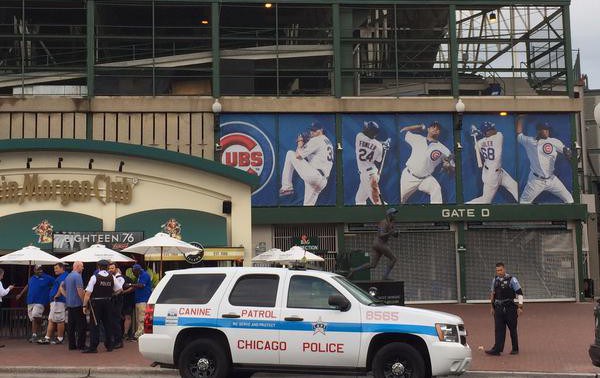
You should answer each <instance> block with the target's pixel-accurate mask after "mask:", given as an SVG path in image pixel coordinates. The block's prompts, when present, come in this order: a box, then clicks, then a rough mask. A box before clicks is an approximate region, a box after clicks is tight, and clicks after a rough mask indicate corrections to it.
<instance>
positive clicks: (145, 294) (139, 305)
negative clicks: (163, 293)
mask: <svg viewBox="0 0 600 378" xmlns="http://www.w3.org/2000/svg"><path fill="white" fill-rule="evenodd" d="M131 270H132V271H133V275H134V276H136V277H137V282H136V283H135V284H133V285H132V286H133V287H135V322H136V325H137V327H136V331H135V337H136V338H138V337H140V336H142V335H143V334H144V316H145V313H146V304H147V303H148V299H150V294H152V279H151V278H150V275H149V274H148V273H146V271H144V270H143V269H142V266H141V265H140V264H135V265H134V266H133V267H132V268H131Z"/></svg>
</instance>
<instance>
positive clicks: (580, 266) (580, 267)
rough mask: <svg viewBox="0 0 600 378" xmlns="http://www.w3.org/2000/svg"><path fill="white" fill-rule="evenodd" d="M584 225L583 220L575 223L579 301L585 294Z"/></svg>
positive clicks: (583, 298) (582, 299)
mask: <svg viewBox="0 0 600 378" xmlns="http://www.w3.org/2000/svg"><path fill="white" fill-rule="evenodd" d="M582 239H583V226H582V224H581V222H577V224H576V225H575V245H576V248H577V282H578V284H579V285H578V286H579V292H578V294H579V295H578V297H579V301H584V300H585V296H584V293H583V279H584V278H585V277H584V272H585V271H586V267H585V261H583V240H582Z"/></svg>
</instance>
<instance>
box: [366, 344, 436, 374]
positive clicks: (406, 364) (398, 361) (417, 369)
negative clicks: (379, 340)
mask: <svg viewBox="0 0 600 378" xmlns="http://www.w3.org/2000/svg"><path fill="white" fill-rule="evenodd" d="M373 375H374V376H375V378H400V377H406V378H408V377H410V378H423V377H425V362H424V361H423V357H422V356H421V354H420V353H419V352H418V351H417V350H416V349H415V348H413V347H412V346H410V345H408V344H405V343H390V344H388V345H386V346H384V347H382V348H381V349H379V351H377V354H375V358H373Z"/></svg>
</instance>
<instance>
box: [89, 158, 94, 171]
mask: <svg viewBox="0 0 600 378" xmlns="http://www.w3.org/2000/svg"><path fill="white" fill-rule="evenodd" d="M93 164H94V159H90V161H89V162H88V169H92V165H93Z"/></svg>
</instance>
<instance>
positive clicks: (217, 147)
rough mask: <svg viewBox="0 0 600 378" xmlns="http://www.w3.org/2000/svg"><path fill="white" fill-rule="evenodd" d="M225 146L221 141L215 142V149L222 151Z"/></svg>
mask: <svg viewBox="0 0 600 378" xmlns="http://www.w3.org/2000/svg"><path fill="white" fill-rule="evenodd" d="M222 149H223V148H222V147H221V144H220V143H215V151H221V150H222Z"/></svg>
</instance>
